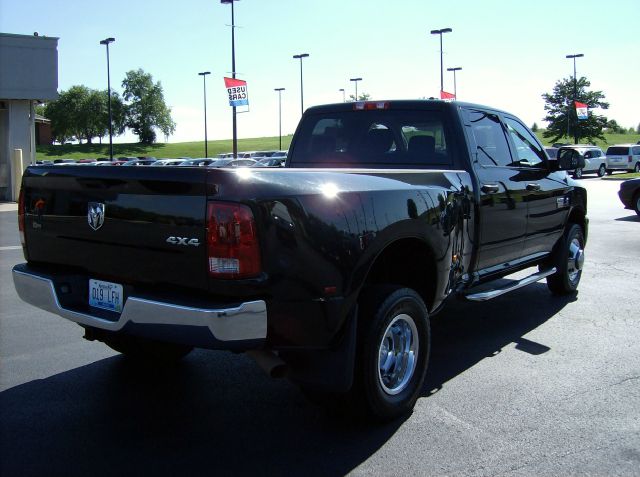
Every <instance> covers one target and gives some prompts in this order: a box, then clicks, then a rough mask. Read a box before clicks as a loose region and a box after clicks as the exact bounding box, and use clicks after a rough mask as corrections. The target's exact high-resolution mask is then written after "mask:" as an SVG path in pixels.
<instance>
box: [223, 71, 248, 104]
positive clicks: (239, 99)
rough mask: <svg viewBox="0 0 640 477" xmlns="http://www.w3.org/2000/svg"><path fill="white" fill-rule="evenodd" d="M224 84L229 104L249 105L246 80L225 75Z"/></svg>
mask: <svg viewBox="0 0 640 477" xmlns="http://www.w3.org/2000/svg"><path fill="white" fill-rule="evenodd" d="M224 85H225V86H226V88H227V93H229V106H234V107H237V106H249V93H248V92H247V82H246V81H244V80H239V79H235V78H226V77H225V79H224Z"/></svg>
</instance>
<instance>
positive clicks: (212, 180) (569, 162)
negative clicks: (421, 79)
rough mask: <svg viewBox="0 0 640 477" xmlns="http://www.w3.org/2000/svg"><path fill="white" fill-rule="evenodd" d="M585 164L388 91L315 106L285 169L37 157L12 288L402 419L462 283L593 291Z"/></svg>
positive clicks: (147, 344) (495, 116) (110, 327)
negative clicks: (235, 355) (79, 162)
mask: <svg viewBox="0 0 640 477" xmlns="http://www.w3.org/2000/svg"><path fill="white" fill-rule="evenodd" d="M579 162H580V158H579V157H577V156H576V155H572V154H571V153H570V152H568V153H567V154H565V155H563V156H561V157H559V158H558V159H557V160H550V159H549V158H548V157H547V156H546V154H545V152H544V148H543V146H542V145H541V144H540V143H539V142H538V140H537V139H536V137H535V136H534V135H533V134H532V133H531V132H530V131H529V130H528V129H527V127H526V126H525V125H524V124H523V123H522V122H521V121H520V120H518V119H517V118H516V117H515V116H512V115H511V114H508V113H505V112H502V111H498V110H495V109H491V108H487V107H484V106H478V105H474V104H466V103H457V102H452V103H446V102H441V101H383V102H356V103H346V104H337V105H326V106H318V107H313V108H310V109H308V110H307V111H306V112H305V113H304V116H303V118H302V120H301V122H300V124H299V125H298V129H297V131H296V134H295V136H294V138H293V141H292V144H291V148H290V154H289V158H288V160H287V164H286V166H287V167H285V168H281V169H267V168H260V169H258V168H256V169H240V170H231V169H214V168H195V167H194V168H191V167H184V168H182V167H181V168H161V167H158V168H153V167H135V168H134V167H132V168H121V167H87V166H84V167H80V166H64V167H63V166H38V167H30V168H28V170H27V171H26V173H25V175H24V178H23V182H22V191H21V194H20V202H19V212H18V214H19V227H20V232H21V237H22V241H23V242H22V244H23V249H24V255H25V258H26V263H24V264H20V265H17V266H15V268H14V269H13V278H14V283H15V287H16V289H17V291H18V294H19V295H20V297H21V298H22V299H23V300H24V301H26V302H28V303H30V304H32V305H34V306H36V307H39V308H42V309H44V310H47V311H50V312H52V313H55V314H58V315H60V316H62V317H64V318H67V319H69V320H72V321H74V322H76V323H78V324H79V325H80V326H82V327H83V328H84V329H85V330H86V332H85V337H86V338H87V339H90V340H99V341H102V342H104V343H106V344H107V345H109V346H110V347H112V348H114V349H116V350H118V351H120V352H122V353H124V354H126V355H128V356H131V357H135V358H143V359H147V360H152V361H153V362H157V363H160V362H161V361H163V360H171V359H179V358H181V357H183V356H184V355H186V354H187V353H188V352H189V351H190V350H191V349H192V348H193V347H201V348H209V349H224V350H231V351H235V352H247V353H249V354H251V355H252V356H254V357H255V358H256V360H257V361H258V363H259V364H261V365H262V366H263V367H264V368H265V369H266V370H268V371H269V372H270V373H271V374H272V375H274V376H276V375H283V374H286V375H287V376H288V377H289V378H290V379H291V380H293V381H294V382H296V383H297V384H299V385H300V386H301V388H302V389H303V390H304V391H305V393H307V394H310V395H316V396H318V395H322V396H324V397H326V396H340V397H342V398H346V399H344V401H345V402H349V403H351V404H355V405H356V406H357V407H358V408H359V409H365V410H366V411H367V413H368V414H369V415H371V416H373V417H377V418H382V419H389V418H393V417H396V416H398V415H400V414H403V413H406V412H408V411H410V410H411V409H412V408H413V406H414V404H415V401H416V399H417V397H418V396H419V394H420V392H421V387H422V384H423V381H424V378H425V374H426V372H427V365H428V360H429V351H430V325H429V319H430V317H431V316H433V315H435V314H436V313H437V312H438V311H439V310H440V309H441V308H442V307H443V306H444V305H445V303H446V301H447V299H448V298H450V297H459V298H464V299H466V300H470V301H482V300H488V299H491V298H494V297H496V296H499V295H501V294H503V293H507V292H509V291H511V290H514V289H517V288H519V287H522V286H524V285H527V284H529V283H534V282H536V281H539V280H542V279H545V278H546V281H547V284H548V286H549V288H550V290H551V291H552V292H554V293H557V294H566V293H572V292H574V291H575V290H576V287H577V286H578V282H579V281H580V276H581V272H582V266H583V263H584V246H585V242H586V238H587V229H588V219H587V195H586V191H585V190H584V189H583V188H581V187H580V186H578V185H576V183H575V182H573V181H572V179H570V178H569V177H567V173H566V172H565V171H566V170H573V169H575V168H576V167H580V164H579ZM525 269H530V270H531V272H530V273H527V272H523V270H525ZM514 272H521V273H520V274H519V275H522V274H524V275H526V276H525V278H520V279H519V280H512V281H506V282H507V283H508V285H506V286H505V285H502V286H497V285H494V283H495V282H496V281H497V280H498V279H501V278H504V277H505V276H508V275H510V274H513V273H514ZM504 282H505V280H501V281H500V283H504ZM479 287H480V288H479Z"/></svg>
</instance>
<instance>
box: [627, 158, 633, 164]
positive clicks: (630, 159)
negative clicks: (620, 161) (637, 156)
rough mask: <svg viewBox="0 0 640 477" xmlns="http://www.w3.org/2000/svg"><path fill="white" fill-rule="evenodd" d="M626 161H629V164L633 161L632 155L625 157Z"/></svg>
mask: <svg viewBox="0 0 640 477" xmlns="http://www.w3.org/2000/svg"><path fill="white" fill-rule="evenodd" d="M627 161H628V162H629V164H631V163H632V162H633V156H629V158H628V159H627Z"/></svg>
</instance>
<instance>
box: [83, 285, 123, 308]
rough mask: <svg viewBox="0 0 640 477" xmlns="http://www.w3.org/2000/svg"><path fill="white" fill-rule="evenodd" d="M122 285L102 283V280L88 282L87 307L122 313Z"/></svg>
mask: <svg viewBox="0 0 640 477" xmlns="http://www.w3.org/2000/svg"><path fill="white" fill-rule="evenodd" d="M123 295H124V294H123V293H122V285H120V284H118V283H111V282H103V281H102V280H93V279H90V280H89V305H90V306H95V307H96V308H102V309H104V310H110V311H117V312H118V313H119V312H121V311H122V298H123Z"/></svg>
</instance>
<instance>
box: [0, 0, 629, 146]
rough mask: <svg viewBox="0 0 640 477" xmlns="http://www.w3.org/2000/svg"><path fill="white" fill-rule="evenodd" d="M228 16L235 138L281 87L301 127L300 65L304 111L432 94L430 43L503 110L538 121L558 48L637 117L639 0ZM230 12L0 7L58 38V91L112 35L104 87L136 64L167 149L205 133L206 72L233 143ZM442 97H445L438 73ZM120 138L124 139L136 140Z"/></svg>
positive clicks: (215, 120)
mask: <svg viewBox="0 0 640 477" xmlns="http://www.w3.org/2000/svg"><path fill="white" fill-rule="evenodd" d="M235 13H236V25H237V26H238V28H237V29H236V69H237V71H238V73H239V75H238V77H239V78H241V79H245V80H247V82H248V89H249V98H250V112H248V113H244V114H241V115H239V116H238V135H239V137H258V136H274V135H277V134H278V96H277V93H276V92H275V91H273V89H274V88H277V87H284V88H286V90H285V91H283V93H282V108H283V133H292V132H293V131H294V130H295V127H296V124H297V122H298V120H299V119H300V76H299V75H300V70H299V61H298V60H294V59H293V58H292V55H294V54H298V53H309V54H310V57H309V58H306V59H305V60H304V63H303V70H304V93H305V94H304V100H305V107H308V106H311V105H315V104H323V103H328V102H339V101H341V100H342V93H340V92H339V89H340V88H344V89H345V90H346V91H347V95H348V94H353V92H354V91H353V83H351V82H350V81H349V78H353V77H362V78H363V80H362V82H360V83H359V86H358V91H359V92H366V93H369V94H370V95H371V97H372V99H411V98H422V97H429V96H437V95H438V91H439V85H440V56H439V41H438V37H437V36H435V35H430V34H429V32H430V30H432V29H439V28H445V27H450V28H452V29H453V32H452V33H447V34H445V35H444V37H443V42H444V65H445V70H446V68H447V67H454V66H460V67H462V68H463V69H462V71H459V72H458V73H457V87H458V98H459V99H460V100H463V101H470V102H476V103H481V104H488V105H490V106H494V107H498V108H502V109H506V110H508V111H510V112H512V113H514V114H516V115H517V116H519V117H521V118H522V119H523V120H524V121H525V122H526V123H527V124H529V125H531V124H533V122H537V123H538V125H540V126H543V125H544V122H543V121H542V118H543V117H544V115H545V113H544V102H543V100H542V98H541V94H542V93H545V92H550V91H551V90H552V88H553V85H554V84H555V82H556V81H557V80H559V79H561V78H566V77H569V76H571V75H572V74H573V63H572V62H571V60H568V59H566V58H565V55H567V54H573V53H583V54H584V55H585V57H584V58H579V59H578V60H577V70H578V76H581V75H585V76H587V78H588V79H589V80H590V81H591V89H594V90H602V91H603V92H604V93H605V95H606V100H607V101H608V102H609V103H610V104H611V107H610V109H609V110H608V111H606V112H603V113H604V114H605V115H606V116H607V117H608V118H610V119H615V120H616V121H618V122H619V123H620V124H621V125H623V126H624V127H634V128H635V127H636V126H637V125H638V123H640V95H639V93H638V91H639V89H640V88H639V87H638V85H640V62H639V61H638V59H637V55H638V51H639V50H640V36H638V33H637V27H634V24H633V22H632V21H631V19H637V18H639V17H640V1H638V0H613V1H610V2H608V3H604V2H602V1H593V0H562V1H560V0H555V1H549V0H540V1H537V2H535V3H534V2H520V1H506V0H485V1H479V0H475V1H467V0H458V1H456V2H451V3H447V2H441V1H439V2H436V1H432V0H404V1H402V2H391V1H385V2H382V1H375V0H369V1H365V0H348V1H347V0H322V1H319V0H306V1H300V0H240V1H239V2H237V3H236V4H235ZM230 23H231V9H230V7H229V6H228V5H221V4H220V1H219V0H206V1H205V0H185V1H182V2H179V1H175V0H173V1H166V0H156V1H154V2H153V3H149V2H135V1H130V0H129V1H124V0H109V1H108V2H104V1H100V2H98V1H95V0H83V1H80V0H62V1H60V2H51V1H50V0H49V1H44V0H21V1H16V0H0V31H2V32H4V33H19V34H32V33H33V32H35V31H37V32H39V34H40V35H46V36H55V37H59V38H60V40H59V43H58V58H59V89H68V88H69V87H70V86H72V85H75V84H84V85H86V86H88V87H91V88H95V89H106V55H105V51H104V50H105V49H104V47H103V46H101V45H100V44H99V41H100V40H102V39H104V38H106V37H115V38H116V42H115V43H113V44H112V45H111V47H110V51H111V82H112V86H113V88H114V89H115V90H117V91H119V92H121V86H120V83H121V81H122V79H123V78H124V75H125V72H126V71H129V70H132V69H137V68H142V69H144V70H145V71H146V72H148V73H151V74H152V75H153V78H154V80H156V81H160V82H161V83H162V86H163V88H164V94H165V100H166V102H167V104H168V105H169V106H170V107H171V108H172V111H173V118H174V121H175V122H176V124H177V130H176V133H175V134H174V135H173V136H172V137H171V138H170V141H171V142H178V141H189V140H201V139H202V137H203V104H202V103H203V101H202V98H203V95H202V93H203V91H202V77H200V76H198V74H197V73H198V72H200V71H211V72H212V74H211V75H210V76H208V77H207V108H208V111H207V112H208V125H209V128H208V131H209V138H210V139H223V138H230V137H231V110H230V108H229V106H228V102H227V96H226V90H225V89H224V83H223V79H222V78H223V77H224V76H225V75H228V76H230V75H229V74H228V73H229V72H230V71H231V32H230V28H229V27H228V26H227V25H228V24H230ZM445 90H448V91H452V90H453V76H452V73H449V72H447V71H445ZM134 139H135V136H132V135H127V136H126V137H124V138H120V139H119V141H123V140H127V141H128V140H134Z"/></svg>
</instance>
